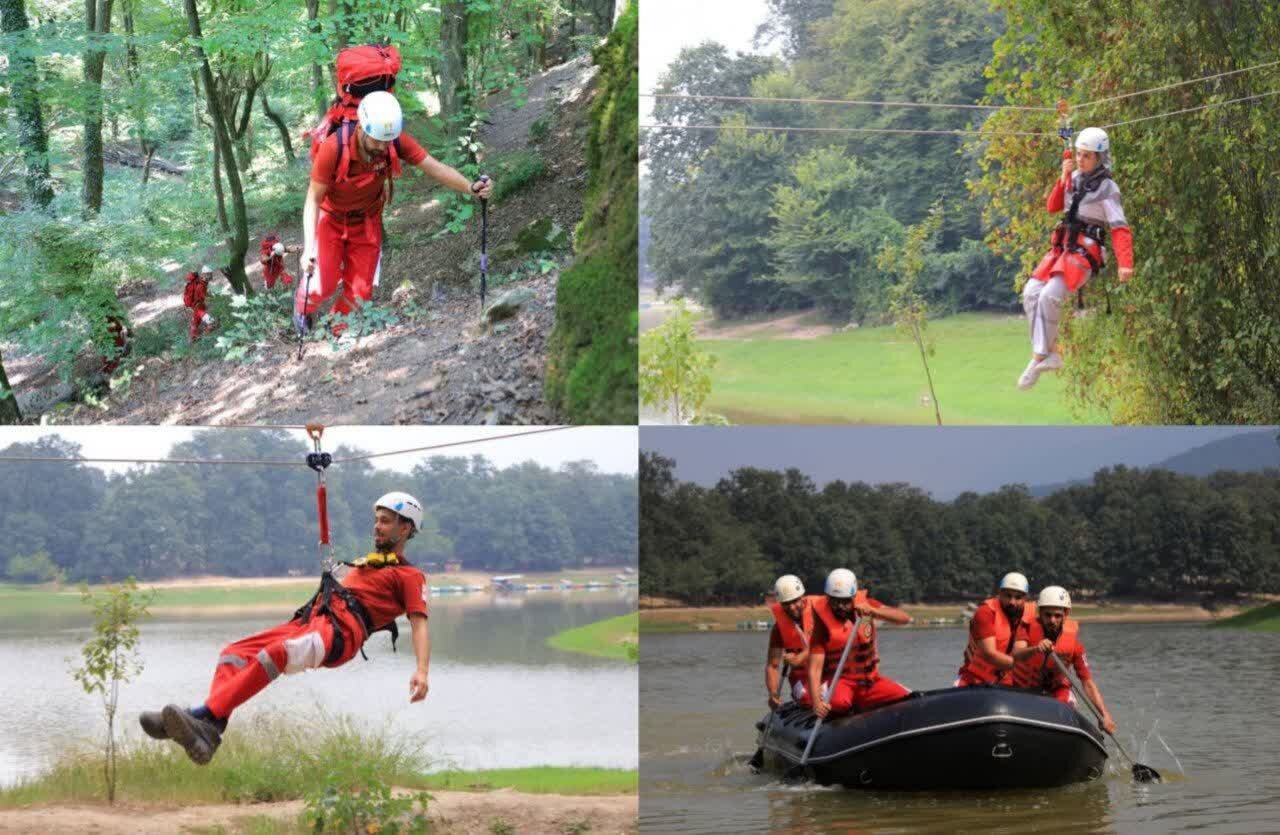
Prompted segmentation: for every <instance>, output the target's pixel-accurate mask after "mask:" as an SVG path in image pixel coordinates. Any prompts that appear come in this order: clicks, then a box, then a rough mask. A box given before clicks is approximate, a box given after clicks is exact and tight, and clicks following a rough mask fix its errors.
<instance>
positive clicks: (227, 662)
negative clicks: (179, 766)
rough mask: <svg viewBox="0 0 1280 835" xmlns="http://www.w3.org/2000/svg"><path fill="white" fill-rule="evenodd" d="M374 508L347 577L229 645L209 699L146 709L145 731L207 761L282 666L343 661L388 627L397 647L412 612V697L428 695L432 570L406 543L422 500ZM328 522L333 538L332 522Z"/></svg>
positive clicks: (326, 583)
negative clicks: (369, 540) (412, 560)
mask: <svg viewBox="0 0 1280 835" xmlns="http://www.w3.org/2000/svg"><path fill="white" fill-rule="evenodd" d="M373 511H374V512H373V544H374V548H375V550H374V551H373V552H372V553H370V554H368V555H367V556H365V557H362V558H361V559H358V560H356V561H355V562H353V563H346V565H348V566H349V567H350V568H349V570H348V571H347V572H346V573H345V574H343V575H342V578H341V580H337V579H335V578H334V576H333V574H332V573H330V572H329V571H325V573H324V574H323V576H322V577H321V581H320V589H319V590H318V591H317V592H316V593H315V595H313V596H312V598H311V600H310V601H308V602H307V603H306V605H304V606H303V607H302V608H300V609H298V611H296V612H294V615H293V618H292V619H290V620H289V621H288V622H287V623H282V624H280V625H279V626H276V627H273V628H271V629H268V630H266V631H264V632H259V633H258V634H256V635H250V636H249V637H247V638H242V639H240V640H239V641H236V642H235V643H232V644H228V645H227V646H226V647H224V648H223V649H222V652H220V653H219V654H218V662H217V665H216V666H215V667H214V672H213V683H212V685H210V687H209V697H208V698H207V699H206V700H205V702H204V703H203V704H200V705H197V706H195V707H192V708H184V707H180V706H178V705H176V704H170V705H166V706H165V708H164V709H163V710H157V711H146V712H144V713H143V714H142V715H141V716H140V717H139V720H138V721H139V722H140V724H141V725H142V730H143V731H145V732H146V733H147V735H148V736H150V737H152V738H154V739H171V740H173V741H174V742H176V743H178V744H179V745H181V746H182V748H183V750H184V751H186V753H187V756H188V757H190V758H191V760H192V762H194V763H196V764H197V765H206V764H207V763H208V762H209V761H210V760H211V759H212V758H213V754H214V752H215V751H217V750H218V746H219V745H220V744H221V743H222V734H223V733H224V732H225V731H226V729H227V720H228V719H230V718H231V714H232V712H233V711H234V710H235V709H236V708H238V707H239V706H240V705H242V704H244V703H245V702H247V701H248V700H249V699H250V698H252V697H253V696H255V695H256V694H257V693H258V692H260V691H261V690H262V689H263V688H264V687H266V686H267V685H268V684H270V683H271V682H273V681H275V680H276V679H277V678H278V677H279V676H280V674H281V673H284V674H285V675H288V674H290V673H300V672H302V671H304V670H310V669H314V668H317V667H340V666H342V665H343V664H345V663H347V662H348V661H350V660H351V659H352V658H353V657H355V654H356V652H357V651H360V649H361V645H363V644H364V642H365V641H366V640H367V639H368V637H369V635H370V634H372V633H374V632H377V631H379V630H382V629H387V630H389V631H390V632H391V646H392V649H393V650H394V649H395V640H396V637H397V636H398V634H399V632H398V630H397V628H396V625H395V621H396V618H397V617H399V616H400V615H408V618H409V627H410V629H411V630H412V633H413V652H414V655H415V656H416V657H417V662H418V664H417V668H416V669H415V670H414V672H413V675H412V676H410V677H409V701H410V702H420V701H422V700H423V699H424V698H426V695H427V668H428V666H429V664H430V661H431V639H430V636H429V634H428V631H427V588H426V576H425V575H424V574H423V573H422V571H420V570H419V569H418V568H416V567H414V566H412V565H410V564H409V562H408V561H407V560H406V559H405V556H404V548H405V543H407V542H408V541H409V540H410V539H412V538H413V537H414V535H415V534H416V533H417V532H418V530H419V529H420V528H421V527H422V519H423V511H422V505H421V504H420V503H419V502H418V500H417V499H415V498H414V497H413V496H410V495H409V494H408V493H387V494H386V495H385V496H383V497H382V498H380V499H378V500H377V501H376V502H375V503H374V505H373ZM323 525H324V527H323V528H322V530H323V531H324V533H323V538H324V540H326V541H327V539H328V534H327V522H325V523H323Z"/></svg>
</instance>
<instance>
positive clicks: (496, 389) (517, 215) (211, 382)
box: [5, 54, 597, 425]
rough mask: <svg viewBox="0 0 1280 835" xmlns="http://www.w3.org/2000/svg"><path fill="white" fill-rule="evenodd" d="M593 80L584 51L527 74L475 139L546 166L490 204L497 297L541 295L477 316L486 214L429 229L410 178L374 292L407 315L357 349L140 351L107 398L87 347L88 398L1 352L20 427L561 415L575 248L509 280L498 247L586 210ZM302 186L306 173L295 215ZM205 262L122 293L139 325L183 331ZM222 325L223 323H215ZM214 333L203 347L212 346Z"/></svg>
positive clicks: (292, 234) (426, 205)
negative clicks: (238, 355)
mask: <svg viewBox="0 0 1280 835" xmlns="http://www.w3.org/2000/svg"><path fill="white" fill-rule="evenodd" d="M596 77H597V70H596V67H595V66H593V65H592V63H591V56H590V55H589V54H588V55H583V56H580V57H579V58H576V59H574V60H572V61H569V62H566V63H564V64H561V65H559V66H557V67H553V68H551V69H549V70H547V71H546V72H543V73H541V74H539V75H537V76H534V77H533V78H530V79H528V82H527V103H526V104H525V105H524V106H523V107H517V106H516V103H515V102H513V101H512V100H511V98H510V96H509V95H507V94H505V93H504V94H500V95H497V96H495V97H493V98H491V99H490V100H489V102H488V103H487V106H488V112H489V117H488V120H487V122H486V124H485V126H484V129H483V131H482V132H481V134H480V139H481V142H482V143H483V144H484V146H485V150H484V155H485V157H486V158H490V157H493V156H495V155H499V154H509V153H511V152H513V151H519V150H523V149H528V150H532V151H536V153H537V154H538V155H539V156H541V157H542V159H543V160H544V166H545V167H544V170H543V173H542V174H540V175H538V176H537V177H535V178H534V179H533V180H531V181H530V182H529V183H528V184H527V185H526V186H525V187H524V188H522V189H520V190H519V191H517V192H515V193H513V194H510V195H508V196H507V197H506V198H505V199H503V200H502V201H501V202H498V203H495V204H494V205H491V206H490V210H489V228H488V252H489V293H488V302H489V303H492V302H493V301H494V300H496V299H497V298H499V297H500V296H502V295H503V294H504V293H506V292H508V291H511V290H515V289H517V288H520V289H523V290H527V291H530V294H531V297H530V298H529V300H528V301H526V302H524V304H523V305H521V307H520V308H519V310H518V311H517V312H516V314H515V315H514V316H512V317H511V318H508V319H506V320H505V321H502V322H498V323H496V324H487V323H484V322H482V321H481V319H480V303H479V298H478V292H477V291H478V278H479V276H478V273H479V238H480V214H479V212H478V211H477V212H476V214H475V215H474V216H473V217H472V218H471V219H470V220H469V221H468V222H467V225H466V228H465V229H464V230H463V231H462V232H461V233H459V234H453V235H445V236H441V237H434V236H432V235H431V234H429V233H427V232H426V231H425V230H426V229H433V228H435V227H436V226H437V225H439V223H440V218H439V208H438V204H437V203H436V201H434V200H429V199H428V200H415V199H414V198H415V197H417V196H418V195H419V194H425V191H426V190H425V189H423V188H413V186H417V185H419V184H418V183H412V184H410V183H407V182H406V181H407V180H418V179H420V175H419V174H417V173H408V174H407V175H406V176H405V177H404V178H402V179H401V182H400V183H399V185H400V193H399V194H397V196H396V198H395V200H394V201H393V204H392V206H391V207H390V208H389V209H388V211H387V216H386V224H387V230H388V244H387V247H386V250H385V251H384V258H383V273H382V281H381V282H380V286H378V287H377V288H375V290H374V296H373V303H374V305H375V307H377V308H394V309H395V310H396V312H397V315H398V318H399V321H398V322H397V323H396V324H393V325H391V326H389V327H386V328H385V329H382V330H378V331H375V332H374V333H372V334H370V335H367V336H364V337H362V338H360V339H358V340H356V341H354V342H353V343H339V344H337V345H334V344H331V343H330V342H327V341H320V342H308V343H307V345H306V350H305V352H304V356H303V358H302V360H300V361H299V360H298V359H297V355H298V345H297V342H296V339H295V338H294V336H293V334H292V333H291V332H290V331H288V330H286V329H281V330H280V331H279V332H278V333H276V334H275V335H274V337H273V338H272V339H270V340H269V341H268V342H267V343H266V344H261V343H260V344H259V347H258V349H257V351H256V355H255V358H254V359H253V361H251V362H247V363H241V362H235V361H227V360H224V359H222V358H220V357H214V356H210V355H209V354H210V352H208V351H201V350H196V351H195V352H192V353H180V352H175V351H173V350H165V351H162V352H160V353H158V354H156V355H153V356H145V357H143V356H138V357H136V358H134V359H133V360H132V361H131V362H130V363H128V364H126V365H125V366H124V370H125V371H126V375H125V376H127V377H128V379H127V380H124V381H123V384H121V382H122V381H121V380H120V376H121V375H118V376H117V380H116V383H115V385H114V387H113V388H112V389H111V390H110V391H108V390H107V389H106V386H105V378H104V377H103V375H102V374H100V373H99V372H98V371H97V368H98V366H99V365H100V363H101V359H100V358H99V357H97V356H95V355H93V354H92V353H91V352H90V351H89V350H88V349H86V350H85V352H83V354H82V356H81V357H80V359H79V360H78V361H77V364H76V370H77V377H81V378H85V379H90V380H92V379H93V378H94V377H96V378H97V382H98V388H97V390H96V392H94V393H93V394H92V396H90V397H83V396H82V395H83V391H77V390H76V389H75V388H73V386H71V385H70V384H67V383H64V382H62V381H61V380H59V378H58V376H57V374H56V371H55V370H54V368H53V367H52V366H51V364H50V363H48V362H46V361H44V360H43V359H42V358H41V357H38V356H31V355H26V356H24V355H20V354H18V353H16V352H14V351H13V350H12V348H6V350H5V367H6V369H7V370H8V373H9V379H10V382H11V384H12V385H13V387H14V390H15V391H16V392H17V393H18V396H19V404H20V406H21V408H22V411H23V417H24V420H25V421H26V422H30V423H35V422H39V421H41V420H42V419H43V420H45V421H46V422H49V423H120V424H207V425H217V424H229V423H260V424H267V425H271V424H277V425H278V424H299V423H305V422H309V421H323V422H326V423H348V424H392V423H458V424H545V423H553V422H555V415H554V414H553V412H552V410H551V409H550V407H549V406H547V404H546V403H545V400H544V397H543V391H542V383H543V375H544V366H545V361H544V356H545V345H546V341H547V338H548V336H549V335H550V332H551V329H552V326H553V325H554V322H555V304H556V287H557V284H558V278H559V270H560V268H561V267H563V266H564V264H565V263H567V260H568V259H570V258H571V257H572V253H571V249H569V250H564V251H562V252H560V253H558V254H557V255H556V258H555V260H556V264H555V266H554V268H551V269H549V270H548V271H547V272H545V273H542V274H539V275H533V276H528V275H526V276H524V277H521V278H518V279H516V280H513V281H508V282H505V283H501V279H500V278H499V277H500V276H501V275H503V274H509V273H511V272H513V271H514V270H516V269H517V268H519V267H520V266H521V264H520V263H513V262H512V260H513V259H512V258H508V259H506V260H504V259H503V258H502V256H501V255H500V254H499V253H496V252H495V251H496V250H498V249H499V248H500V247H502V246H503V244H506V243H509V242H512V241H514V239H515V238H516V237H517V236H518V234H519V233H520V232H521V231H522V230H524V229H525V227H526V226H528V225H529V224H530V223H531V222H533V221H536V220H538V219H547V218H549V219H550V220H551V221H552V222H553V223H554V224H555V225H557V226H559V227H560V228H561V229H563V230H565V231H566V232H571V231H572V230H573V228H574V227H575V226H576V225H577V223H578V221H579V220H580V219H581V217H582V213H583V197H584V194H585V191H586V185H587V165H586V159H585V153H584V150H585V144H586V136H587V131H588V129H589V122H590V106H591V102H592V99H593V97H594V95H595V88H596ZM539 120H542V122H543V124H545V125H547V130H546V131H545V134H544V135H543V136H542V137H541V138H540V139H539V140H537V141H535V140H534V139H533V138H531V137H532V133H531V127H532V126H533V125H534V123H535V122H538V121H539ZM305 183H306V178H305V175H304V174H303V173H302V172H301V171H299V177H298V195H297V196H298V204H299V214H300V213H301V203H302V196H303V188H304V187H305ZM419 230H423V231H419ZM266 231H267V230H266V229H259V228H252V227H251V229H250V239H251V243H250V251H249V253H248V254H247V257H246V272H247V273H248V274H249V278H250V281H251V282H253V283H254V285H255V289H257V290H259V291H261V289H262V278H261V267H260V265H259V264H258V260H257V259H258V254H257V250H258V247H257V242H258V240H259V238H260V237H261V236H262V234H265V232H266ZM280 231H281V237H282V239H283V240H284V242H285V243H286V244H288V245H300V244H301V241H300V240H299V238H298V231H297V229H296V228H295V229H293V230H290V229H288V228H286V229H283V230H280ZM527 257H528V256H525V255H521V256H518V257H517V259H516V260H518V259H520V258H527ZM201 260H202V259H200V258H198V257H197V256H192V263H191V264H184V265H175V266H173V267H172V269H170V270H169V271H168V272H167V274H166V279H164V280H162V281H159V282H151V281H139V282H135V283H134V284H133V285H132V286H130V287H128V289H127V290H126V291H125V292H128V295H124V296H122V301H123V303H124V304H125V305H126V306H127V307H128V308H129V311H130V318H131V323H132V326H133V327H134V329H135V331H136V330H137V329H138V328H139V327H142V326H147V325H152V326H155V325H158V324H162V323H164V324H167V326H168V327H169V328H171V329H172V328H174V327H175V326H176V325H177V324H178V323H180V325H181V328H182V329H183V332H185V328H186V323H187V321H188V316H189V314H188V313H187V311H186V310H185V308H183V306H182V297H181V295H182V294H181V285H182V281H183V276H184V274H185V272H186V271H187V270H189V269H194V267H195V265H196V264H197V263H200V261H201ZM203 260H207V261H209V262H210V263H214V264H216V263H218V252H217V251H214V252H210V253H206V254H205V255H204V257H203ZM288 268H289V271H290V272H291V273H295V274H296V273H297V272H298V270H297V257H296V256H290V257H289V260H288ZM495 284H500V286H495ZM214 286H215V287H216V288H217V289H218V290H219V292H225V293H229V288H228V287H227V285H226V282H225V281H222V280H220V279H219V280H217V281H215V282H214ZM398 288H403V289H398ZM130 291H131V292H130ZM279 301H280V305H281V306H282V307H287V306H288V305H289V300H288V296H287V294H285V293H280V294H279ZM214 312H215V315H217V310H216V309H215V311H214ZM225 324H226V321H225V317H224V319H223V321H222V322H220V326H225ZM217 334H218V331H214V333H213V334H211V335H207V336H205V337H202V341H203V340H208V341H210V342H212V341H213V340H214V339H216V337H217ZM63 401H72V402H69V403H64V402H63Z"/></svg>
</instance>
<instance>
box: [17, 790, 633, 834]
mask: <svg viewBox="0 0 1280 835" xmlns="http://www.w3.org/2000/svg"><path fill="white" fill-rule="evenodd" d="M406 793H408V792H406ZM397 794H401V792H399V791H397ZM431 796H432V798H433V799H432V801H431V803H430V806H429V811H428V817H429V818H430V820H431V822H432V823H433V824H434V825H435V826H436V827H439V829H440V831H444V832H449V833H461V834H462V835H472V833H477V834H478V833H490V832H494V831H497V829H499V828H501V827H500V826H499V825H500V824H502V823H506V824H508V825H509V826H511V827H512V828H511V830H510V831H512V832H519V833H521V835H541V834H542V833H557V835H559V834H560V833H565V832H591V833H595V835H613V833H632V832H636V831H638V823H637V818H638V816H639V800H638V798H637V796H636V795H605V796H599V797H596V796H573V795H560V794H523V793H521V792H516V791H509V790H502V791H495V792H457V791H433V792H431ZM302 811H303V802H302V801H300V800H291V801H286V802H282V803H253V804H246V805H233V804H220V805H212V806H183V807H177V808H174V807H164V806H136V805H125V804H120V805H117V806H115V807H107V806H102V805H87V804H58V805H52V806H39V807H33V808H30V809H5V810H4V813H3V814H0V833H3V835H10V833H13V834H14V835H16V833H30V832H40V833H45V835H55V833H98V834H99V835H174V833H180V832H192V831H195V832H209V831H212V830H214V828H215V827H219V826H221V827H225V828H226V829H227V830H228V831H230V832H238V831H240V828H239V827H238V825H237V824H238V823H247V821H248V819H251V818H255V817H269V818H272V819H274V820H277V821H281V822H284V823H288V822H292V821H295V820H296V819H297V817H298V815H299V814H301V813H302ZM254 831H261V829H255V830H254Z"/></svg>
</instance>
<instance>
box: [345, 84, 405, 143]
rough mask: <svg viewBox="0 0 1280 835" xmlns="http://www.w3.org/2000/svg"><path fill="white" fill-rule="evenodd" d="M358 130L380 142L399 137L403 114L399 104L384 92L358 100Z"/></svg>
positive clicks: (376, 92)
mask: <svg viewBox="0 0 1280 835" xmlns="http://www.w3.org/2000/svg"><path fill="white" fill-rule="evenodd" d="M356 116H357V118H358V119H359V121H360V129H361V130H363V131H364V132H365V133H366V134H368V135H369V136H370V137H371V138H373V139H377V140H379V141H380V142H390V141H391V140H393V139H395V138H396V137H397V136H399V135H400V129H401V127H402V126H403V124H404V114H403V113H401V111H400V102H398V101H396V97H395V96H393V95H391V94H390V93H388V92H386V91H385V90H377V91H375V92H372V93H370V94H369V95H367V96H365V97H364V98H363V99H361V100H360V107H359V108H357V109H356Z"/></svg>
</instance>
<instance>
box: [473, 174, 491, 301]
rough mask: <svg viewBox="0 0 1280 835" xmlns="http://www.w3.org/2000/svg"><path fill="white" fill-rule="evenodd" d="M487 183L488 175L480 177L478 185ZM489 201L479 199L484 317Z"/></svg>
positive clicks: (487, 260) (487, 266) (481, 298)
mask: <svg viewBox="0 0 1280 835" xmlns="http://www.w3.org/2000/svg"><path fill="white" fill-rule="evenodd" d="M487 182H489V175H488V174H481V175H480V184H481V185H483V184H484V183H487ZM471 190H472V191H473V192H475V191H479V189H477V188H476V187H475V186H474V185H472V186H471ZM488 238H489V201H488V200H487V199H486V198H484V197H481V198H480V315H481V316H484V294H485V289H486V288H485V284H486V279H487V274H488V271H489V251H488Z"/></svg>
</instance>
